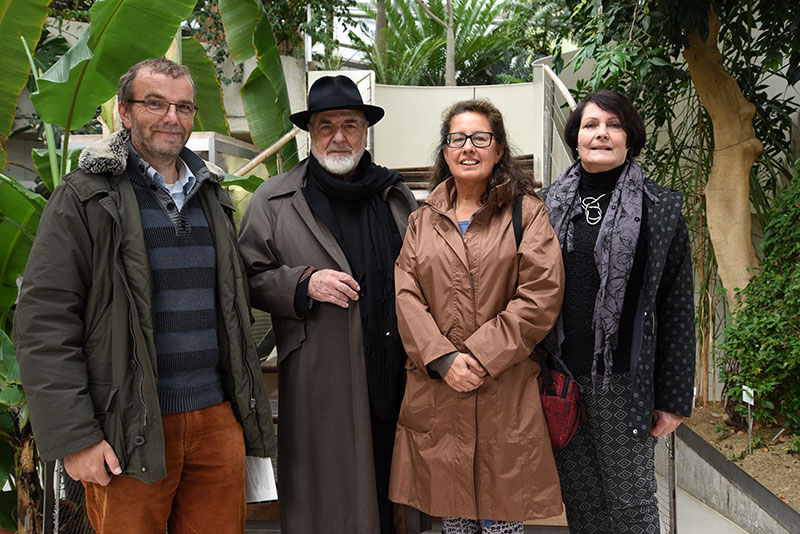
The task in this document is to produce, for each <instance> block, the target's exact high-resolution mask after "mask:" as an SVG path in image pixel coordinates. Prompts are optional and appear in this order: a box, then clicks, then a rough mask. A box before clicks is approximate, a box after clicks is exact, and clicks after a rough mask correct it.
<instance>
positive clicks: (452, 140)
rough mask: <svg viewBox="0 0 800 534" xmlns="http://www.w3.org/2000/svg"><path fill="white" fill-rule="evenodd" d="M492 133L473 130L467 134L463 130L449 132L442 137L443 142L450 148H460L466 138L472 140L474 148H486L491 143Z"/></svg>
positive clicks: (464, 143) (465, 141)
mask: <svg viewBox="0 0 800 534" xmlns="http://www.w3.org/2000/svg"><path fill="white" fill-rule="evenodd" d="M492 138H494V134H493V133H492V132H473V133H471V134H469V135H467V134H465V133H464V132H450V133H449V134H447V135H446V136H445V138H444V142H445V143H447V146H449V147H450V148H461V147H462V146H464V145H466V144H467V139H469V140H470V141H472V146H474V147H475V148H486V147H487V146H489V145H491V144H492Z"/></svg>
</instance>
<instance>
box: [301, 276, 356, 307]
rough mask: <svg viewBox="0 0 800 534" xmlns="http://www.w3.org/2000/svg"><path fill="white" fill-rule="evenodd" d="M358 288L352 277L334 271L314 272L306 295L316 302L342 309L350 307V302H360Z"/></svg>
mask: <svg viewBox="0 0 800 534" xmlns="http://www.w3.org/2000/svg"><path fill="white" fill-rule="evenodd" d="M360 289H361V288H360V287H358V282H356V281H355V280H354V279H353V277H352V276H350V275H349V274H347V273H343V272H341V271H334V270H333V269H322V270H319V271H314V274H312V275H311V278H310V279H309V281H308V291H307V292H306V294H307V295H308V296H309V297H311V298H312V299H314V300H318V301H320V302H329V303H331V304H336V305H337V306H339V307H341V308H348V307H350V303H349V301H350V300H354V301H355V300H358V293H356V292H357V291H359V290H360Z"/></svg>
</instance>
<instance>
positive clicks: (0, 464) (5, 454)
mask: <svg viewBox="0 0 800 534" xmlns="http://www.w3.org/2000/svg"><path fill="white" fill-rule="evenodd" d="M13 472H14V452H13V451H12V450H11V445H9V444H8V443H6V442H5V441H3V440H0V486H3V485H5V483H6V480H8V476H9V475H10V474H11V473H13ZM1 513H2V512H0V514H1Z"/></svg>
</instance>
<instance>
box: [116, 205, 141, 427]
mask: <svg viewBox="0 0 800 534" xmlns="http://www.w3.org/2000/svg"><path fill="white" fill-rule="evenodd" d="M111 238H112V239H113V240H114V248H115V250H116V252H115V256H116V257H117V259H118V260H120V261H121V257H120V252H119V248H120V244H119V242H118V241H117V222H116V218H115V223H114V224H113V225H112V226H111ZM114 264H115V270H117V271H118V274H119V276H120V279H121V280H123V286H124V287H125V296H126V297H127V298H128V332H129V334H130V336H131V342H132V344H133V360H134V361H135V362H136V365H137V367H138V369H139V400H140V401H141V403H142V425H143V426H144V427H145V428H147V402H146V401H145V398H144V371H143V369H142V362H141V361H140V360H139V350H138V346H137V344H136V332H135V331H134V328H133V294H132V293H131V290H130V286H129V285H128V283H127V281H126V278H125V276H123V274H124V273H122V272H121V270H120V266H119V264H118V263H117V261H115V262H114Z"/></svg>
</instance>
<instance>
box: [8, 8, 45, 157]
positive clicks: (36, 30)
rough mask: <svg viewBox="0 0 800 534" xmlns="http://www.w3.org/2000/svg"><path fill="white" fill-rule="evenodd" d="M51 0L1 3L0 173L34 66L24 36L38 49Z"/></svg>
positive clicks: (31, 46)
mask: <svg viewBox="0 0 800 534" xmlns="http://www.w3.org/2000/svg"><path fill="white" fill-rule="evenodd" d="M49 3H50V0H26V1H24V2H20V1H19V0H0V50H2V51H3V53H2V54H0V72H2V73H3V83H0V170H2V169H3V167H5V165H6V151H5V141H6V138H7V137H8V135H9V134H10V133H11V127H12V125H13V124H14V116H15V115H16V113H17V97H18V96H19V93H20V91H22V88H23V87H25V84H26V83H27V82H28V73H29V72H30V65H29V64H28V59H27V56H26V55H25V50H24V48H23V46H22V40H21V39H20V36H22V37H24V38H25V41H26V42H27V43H28V47H29V48H31V49H34V48H35V47H36V43H37V42H38V41H39V36H40V35H41V33H42V26H43V25H44V20H45V18H46V17H47V5H48V4H49Z"/></svg>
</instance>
